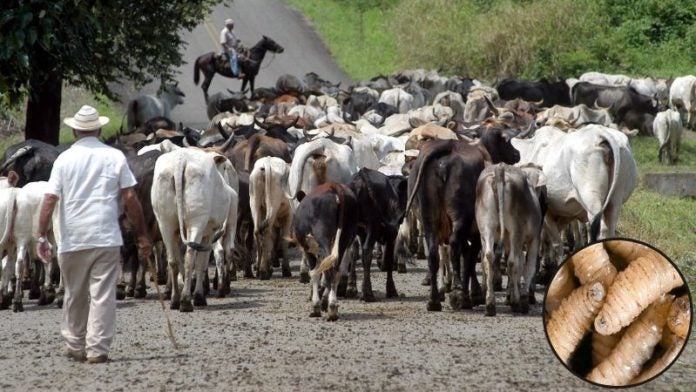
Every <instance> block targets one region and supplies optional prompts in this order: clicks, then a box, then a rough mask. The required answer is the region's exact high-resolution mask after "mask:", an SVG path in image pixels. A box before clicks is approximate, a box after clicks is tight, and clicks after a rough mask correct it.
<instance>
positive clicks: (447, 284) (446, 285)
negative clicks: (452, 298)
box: [442, 282, 452, 293]
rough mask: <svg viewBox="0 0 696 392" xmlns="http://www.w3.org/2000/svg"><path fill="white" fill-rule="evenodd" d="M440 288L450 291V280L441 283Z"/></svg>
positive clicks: (446, 291)
mask: <svg viewBox="0 0 696 392" xmlns="http://www.w3.org/2000/svg"><path fill="white" fill-rule="evenodd" d="M442 288H443V289H444V290H445V293H449V292H451V291H452V282H445V284H443V285H442Z"/></svg>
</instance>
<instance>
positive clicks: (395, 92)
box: [379, 87, 413, 113]
mask: <svg viewBox="0 0 696 392" xmlns="http://www.w3.org/2000/svg"><path fill="white" fill-rule="evenodd" d="M379 102H384V103H386V104H389V105H392V106H394V107H395V108H396V109H397V110H398V111H399V113H408V111H409V110H411V109H413V95H411V94H409V93H407V92H406V90H404V89H402V88H400V87H394V88H391V89H389V90H384V91H382V94H381V95H380V96H379Z"/></svg>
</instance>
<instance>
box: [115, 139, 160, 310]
mask: <svg viewBox="0 0 696 392" xmlns="http://www.w3.org/2000/svg"><path fill="white" fill-rule="evenodd" d="M160 155H162V153H161V152H160V151H157V150H155V151H148V152H146V153H145V154H143V155H133V156H129V157H128V158H127V159H126V162H127V163H128V167H129V168H130V170H131V172H133V176H134V177H135V179H136V180H137V181H138V183H137V184H136V185H135V193H136V195H137V196H138V200H139V201H140V204H141V205H142V207H143V216H144V218H145V227H146V228H147V229H148V232H149V234H150V238H151V239H152V241H153V243H154V242H157V241H161V236H160V233H159V226H157V219H155V214H154V213H153V211H152V201H151V199H150V190H151V189H152V179H153V176H154V173H155V162H156V161H157V158H159V157H160ZM119 223H120V225H121V235H122V236H123V246H122V247H121V256H122V258H123V264H124V267H128V266H129V267H130V271H131V275H130V281H129V282H127V284H126V285H125V293H123V292H121V289H123V286H124V284H123V282H122V283H121V284H120V285H119V286H120V287H119V290H118V292H117V295H118V297H119V298H120V299H122V298H123V297H124V296H128V297H133V296H134V297H135V298H145V294H146V284H145V272H146V268H147V264H146V262H145V260H139V259H138V248H137V237H136V233H135V231H134V229H133V227H132V226H131V224H130V221H129V220H128V219H126V215H125V213H124V214H122V215H121V217H120V219H119ZM166 265H167V263H166V260H165V259H164V258H163V257H159V259H158V266H157V267H158V276H157V277H154V276H153V277H152V278H153V279H157V280H158V281H160V283H161V281H162V280H165V279H166V276H167V275H166ZM124 269H125V268H124Z"/></svg>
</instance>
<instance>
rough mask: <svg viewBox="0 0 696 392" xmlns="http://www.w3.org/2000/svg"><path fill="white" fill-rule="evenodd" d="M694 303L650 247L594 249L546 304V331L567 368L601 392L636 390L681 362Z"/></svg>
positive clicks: (583, 253) (568, 265)
mask: <svg viewBox="0 0 696 392" xmlns="http://www.w3.org/2000/svg"><path fill="white" fill-rule="evenodd" d="M691 308H692V304H691V297H690V295H689V289H688V287H687V286H686V282H685V280H684V278H683V276H682V274H681V273H680V272H679V270H678V269H677V267H676V266H675V265H674V263H672V262H671V261H670V260H669V259H668V258H667V257H666V256H665V255H664V254H662V252H660V251H658V250H656V249H654V248H652V247H651V246H650V245H648V244H645V243H642V242H638V241H635V240H629V239H610V240H605V241H602V242H598V243H594V244H592V245H589V246H587V247H585V248H583V249H580V250H579V251H578V252H576V253H575V254H573V255H572V256H570V257H568V259H566V261H565V262H564V263H563V264H562V265H561V266H560V267H559V269H558V271H557V272H556V274H555V276H554V278H553V280H552V281H551V283H550V284H549V286H548V289H547V291H546V296H545V297H544V330H545V331H546V337H547V339H548V341H549V344H550V345H551V348H552V349H553V351H554V352H555V354H556V356H557V357H558V358H559V359H560V360H561V362H563V364H564V365H565V366H566V367H567V368H568V369H569V370H570V371H571V372H573V373H574V374H576V375H577V376H578V377H581V378H583V379H585V380H587V381H589V382H592V383H594V384H597V385H602V386H633V385H637V384H640V383H643V382H646V381H649V380H651V379H652V378H654V377H656V376H658V375H660V374H661V373H662V372H664V371H665V370H667V368H668V367H669V366H670V365H671V364H672V363H673V362H674V361H675V360H676V359H677V357H679V354H681V352H682V349H683V348H684V344H685V342H686V341H687V339H688V335H689V333H690V329H691Z"/></svg>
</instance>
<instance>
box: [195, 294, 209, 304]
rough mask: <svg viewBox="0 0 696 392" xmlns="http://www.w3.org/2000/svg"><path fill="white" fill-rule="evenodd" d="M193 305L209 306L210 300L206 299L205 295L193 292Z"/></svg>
mask: <svg viewBox="0 0 696 392" xmlns="http://www.w3.org/2000/svg"><path fill="white" fill-rule="evenodd" d="M193 305H194V306H196V307H199V306H208V302H207V301H206V300H205V296H204V295H200V294H193Z"/></svg>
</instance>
